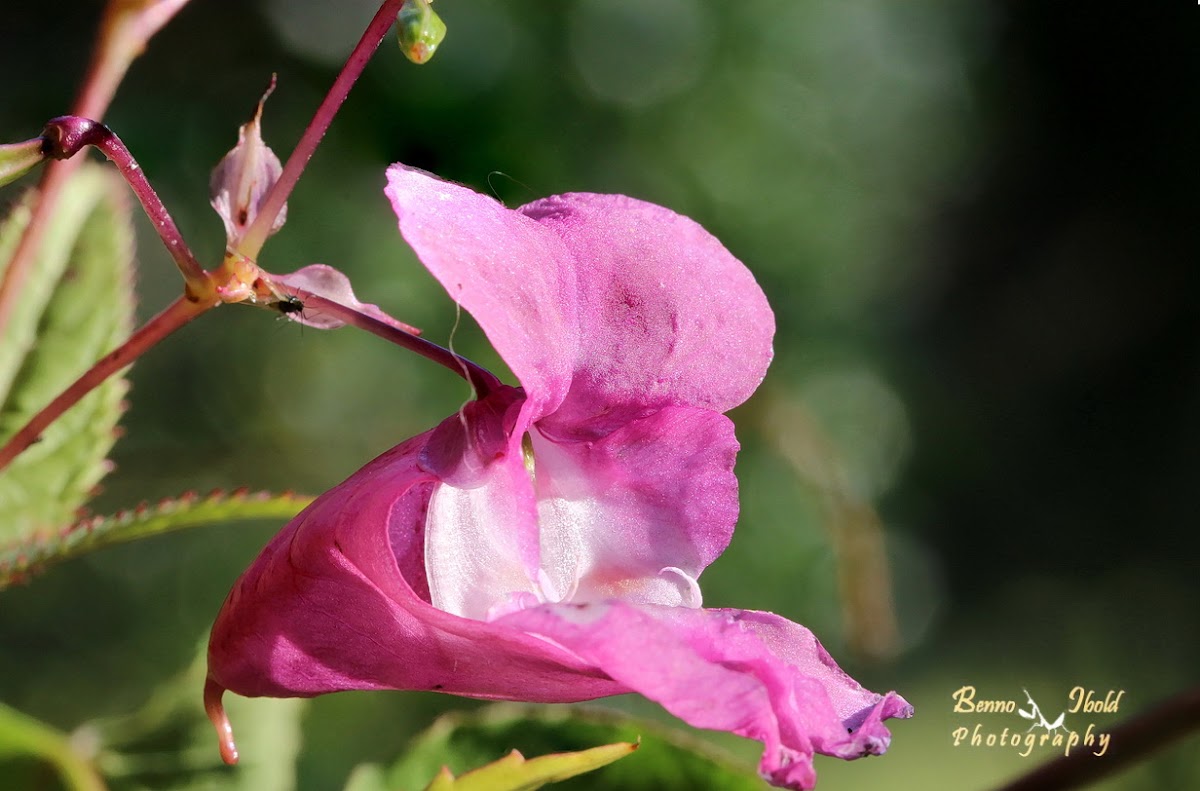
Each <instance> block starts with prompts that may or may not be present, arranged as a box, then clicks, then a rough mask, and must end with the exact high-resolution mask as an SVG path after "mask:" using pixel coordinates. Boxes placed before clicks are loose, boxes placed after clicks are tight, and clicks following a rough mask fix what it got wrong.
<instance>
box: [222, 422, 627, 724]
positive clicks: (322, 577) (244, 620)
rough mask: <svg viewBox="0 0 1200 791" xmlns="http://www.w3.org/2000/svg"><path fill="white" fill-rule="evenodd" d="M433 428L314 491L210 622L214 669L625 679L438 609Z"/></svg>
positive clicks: (534, 695) (253, 686) (485, 682)
mask: <svg viewBox="0 0 1200 791" xmlns="http://www.w3.org/2000/svg"><path fill="white" fill-rule="evenodd" d="M428 437H429V434H423V435H421V436H419V437H416V438H414V439H412V440H409V441H408V442H406V443H404V444H403V445H400V446H399V447H397V448H394V449H392V450H391V451H388V452H387V453H385V454H383V455H382V456H380V457H379V458H377V459H375V460H374V461H373V462H371V463H370V464H368V465H367V466H366V467H364V468H363V469H361V470H359V471H358V472H356V473H355V474H354V475H352V476H351V477H350V478H349V479H347V480H346V481H344V482H343V483H342V484H340V485H339V486H337V487H336V488H334V489H332V490H330V491H329V492H327V493H326V494H324V495H323V496H321V497H320V498H318V499H317V501H316V502H314V503H313V504H312V505H311V506H309V507H308V508H307V509H305V511H304V512H303V513H301V514H300V515H299V516H297V517H296V518H295V519H294V520H292V522H291V523H290V524H289V525H288V526H287V527H285V528H284V529H283V531H281V532H280V533H279V534H278V535H277V536H276V537H275V538H274V539H273V540H272V541H271V543H270V545H269V546H268V547H267V548H266V549H265V550H264V551H263V553H262V554H261V555H259V557H258V558H257V559H256V560H255V562H254V564H253V565H251V567H250V568H249V569H248V570H247V571H246V572H245V573H244V574H243V575H242V576H241V578H240V579H239V580H238V582H237V583H236V585H235V586H234V589H233V591H232V592H231V593H230V594H229V597H228V599H226V601H225V604H224V606H223V607H222V608H221V612H220V613H219V614H218V616H217V620H216V623H215V624H214V625H213V630H212V636H211V638H210V642H209V676H210V678H211V679H212V680H213V682H215V683H216V684H217V685H219V686H220V687H224V688H225V689H229V690H232V691H233V692H237V693H239V694H242V695H249V696H257V695H271V696H278V697H288V696H311V695H318V694H321V693H324V692H335V691H338V690H346V689H425V690H443V691H446V692H450V693H455V694H459V695H467V696H472V697H481V698H498V699H504V700H532V701H543V702H550V701H559V702H565V701H575V700H587V699H590V698H594V697H599V696H602V695H613V694H619V693H621V692H626V691H628V690H626V689H625V688H623V687H621V686H620V685H619V684H616V683H615V682H613V681H612V680H610V679H609V678H608V677H606V676H604V675H603V674H602V673H600V672H599V671H597V670H596V669H595V668H594V667H592V666H591V665H589V664H588V663H586V662H583V661H581V660H580V659H579V658H578V657H575V656H574V655H573V654H571V653H570V652H568V651H566V650H564V649H562V648H559V647H557V646H554V645H552V644H550V643H548V642H546V641H545V640H543V639H541V638H538V637H535V636H531V635H526V634H523V633H521V632H518V631H515V630H512V629H507V628H504V627H499V626H495V625H492V624H488V623H483V622H480V621H473V620H468V619H465V618H460V617H458V616H455V615H451V614H449V613H445V612H442V611H440V610H437V609H435V608H434V607H433V606H432V605H430V604H429V603H428V601H427V600H426V599H425V596H427V595H428V594H427V593H426V592H425V591H426V583H425V579H424V571H423V563H424V557H423V555H422V549H423V544H424V524H425V511H426V507H427V506H428V501H429V495H430V491H431V489H432V488H433V486H435V485H436V484H435V483H434V481H433V480H432V479H431V477H430V476H429V475H428V473H425V472H423V471H422V470H421V469H420V468H419V466H418V465H417V456H418V455H419V453H420V451H421V449H422V447H423V445H424V444H425V442H426V441H427V440H428Z"/></svg>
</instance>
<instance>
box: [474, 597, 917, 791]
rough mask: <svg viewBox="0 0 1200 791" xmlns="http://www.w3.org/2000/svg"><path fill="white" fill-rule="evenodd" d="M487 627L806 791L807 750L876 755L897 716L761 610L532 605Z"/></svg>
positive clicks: (802, 636) (907, 711)
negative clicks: (717, 734)
mask: <svg viewBox="0 0 1200 791" xmlns="http://www.w3.org/2000/svg"><path fill="white" fill-rule="evenodd" d="M496 623H497V624H503V625H509V626H512V627H513V628H516V629H520V630H523V631H527V632H530V633H532V634H538V635H542V636H544V637H546V638H547V639H549V640H553V641H554V642H555V643H556V644H559V645H561V646H563V647H565V648H567V649H568V650H570V651H572V652H573V653H575V654H576V655H578V656H579V657H580V658H582V659H583V660H584V661H588V662H591V663H594V664H595V665H596V666H597V667H599V668H600V669H601V670H603V671H604V672H605V673H607V674H608V675H610V676H611V677H612V678H613V679H615V680H616V681H618V682H619V683H621V684H622V685H624V686H627V687H629V688H631V689H633V690H634V691H636V692H639V693H641V694H642V695H644V696H645V697H647V698H650V699H651V700H655V701H657V702H658V703H660V704H661V705H662V706H663V707H664V708H665V709H667V710H668V711H670V712H671V713H672V714H674V715H675V716H677V717H679V718H680V719H682V720H684V721H686V722H688V723H690V724H691V725H693V726H695V727H698V728H709V729H712V730H721V731H731V732H733V733H736V734H739V735H741V736H746V737H749V738H751V739H756V740H758V741H760V742H762V743H763V746H764V751H763V757H762V761H761V762H760V764H759V773H760V774H761V775H762V776H763V778H764V779H766V780H768V781H769V782H771V783H773V784H775V785H780V786H785V787H788V788H812V787H813V784H814V783H815V782H816V772H815V771H814V769H813V766H812V756H813V753H814V752H819V753H824V754H826V755H833V756H837V757H839V758H848V759H849V758H857V757H860V756H864V755H878V754H880V753H883V752H884V751H885V750H886V749H887V747H888V744H889V743H890V740H891V735H890V733H889V732H888V730H887V728H886V727H884V726H883V724H882V720H883V719H886V718H889V717H908V716H911V715H912V707H911V706H909V705H908V703H907V702H906V701H905V700H904V699H903V698H901V697H900V696H898V695H896V694H895V693H894V692H891V693H888V694H887V695H877V694H875V693H873V692H869V691H867V690H865V689H863V688H862V687H861V686H860V685H859V684H858V683H857V682H856V681H854V679H852V678H850V677H849V676H848V675H846V674H845V673H844V672H842V670H841V669H840V668H839V667H838V666H837V665H836V664H835V663H834V661H833V660H832V659H831V658H830V657H829V654H828V653H826V652H825V649H824V648H822V647H821V644H820V643H819V642H817V640H816V638H815V637H813V635H812V633H811V632H809V631H808V630H807V629H805V628H804V627H802V626H799V625H797V624H794V623H791V622H789V621H787V620H785V619H783V618H780V617H779V616H776V615H772V614H770V613H760V612H750V611H741V610H692V609H687V608H682V607H654V606H645V605H643V606H633V605H629V604H626V603H623V602H616V601H614V602H609V603H600V604H569V605H544V606H542V607H538V608H536V609H528V610H522V611H520V612H516V613H513V614H511V615H507V616H505V617H503V618H501V619H499V620H498V621H497V622H496Z"/></svg>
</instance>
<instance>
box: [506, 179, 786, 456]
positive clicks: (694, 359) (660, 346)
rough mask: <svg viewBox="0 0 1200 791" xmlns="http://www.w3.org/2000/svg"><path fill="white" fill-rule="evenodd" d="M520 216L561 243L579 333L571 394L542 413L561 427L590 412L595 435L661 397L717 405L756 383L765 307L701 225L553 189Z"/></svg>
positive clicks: (766, 333) (762, 364)
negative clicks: (571, 275) (569, 266)
mask: <svg viewBox="0 0 1200 791" xmlns="http://www.w3.org/2000/svg"><path fill="white" fill-rule="evenodd" d="M519 211H520V212H521V213H522V214H524V215H526V216H529V217H532V218H534V219H536V220H537V221H538V223H539V224H541V225H542V226H543V227H545V228H548V229H551V230H553V231H554V233H556V234H557V235H558V236H559V238H561V239H562V242H563V244H564V245H565V247H566V248H567V250H568V251H569V252H570V255H571V258H572V260H573V267H574V270H575V273H576V287H577V288H578V292H577V294H576V297H575V298H576V300H577V302H578V305H579V308H578V321H579V326H580V327H582V328H583V330H582V331H581V332H580V336H579V337H580V349H579V357H578V358H577V359H576V361H575V370H574V375H573V379H572V382H571V391H570V394H569V396H568V397H567V400H566V401H565V402H564V403H563V405H562V406H561V407H560V408H559V413H558V414H556V415H553V416H552V417H550V418H549V421H552V422H553V424H554V425H556V426H558V427H559V428H558V431H559V432H560V433H565V432H567V431H569V430H572V429H577V428H578V427H580V426H581V424H585V423H592V422H593V421H594V420H597V419H600V420H601V421H602V422H601V425H599V426H596V427H594V430H595V431H596V433H603V431H604V430H606V428H607V426H611V425H614V424H615V423H618V422H620V421H621V420H622V419H628V417H629V416H640V415H642V414H646V413H648V412H649V411H652V410H653V409H657V408H659V407H662V406H667V405H670V404H678V405H688V406H695V407H702V408H706V409H712V410H715V411H717V412H725V411H726V410H729V409H731V408H733V407H735V406H737V405H738V404H740V403H742V402H743V401H745V400H746V399H747V398H748V397H749V396H750V394H751V393H752V392H754V389H755V388H756V387H758V385H759V383H760V382H761V381H762V379H763V376H765V375H766V372H767V365H768V364H769V363H770V361H771V356H772V348H771V339H772V337H773V336H774V333H775V317H774V314H773V313H772V312H771V308H770V306H769V305H768V304H767V299H766V297H765V296H764V295H763V292H762V289H761V288H759V286H758V283H756V282H755V280H754V277H753V275H751V274H750V271H749V270H748V269H746V267H745V266H743V265H742V263H741V262H740V261H738V260H737V259H736V258H734V257H733V255H731V254H730V252H729V251H728V250H726V249H725V247H724V246H723V245H722V244H721V243H720V242H719V241H718V240H717V239H716V237H714V236H713V235H712V234H710V233H709V232H708V231H706V230H704V228H702V227H701V226H700V225H699V224H697V223H696V222H694V221H692V220H690V219H688V218H687V217H683V216H681V215H679V214H676V213H675V212H673V211H671V210H670V209H666V208H663V207H662V206H656V205H654V204H652V203H646V202H644V201H639V200H634V199H633V198H628V197H625V196H624V195H593V194H583V193H579V194H570V195H559V196H556V197H551V198H546V199H544V200H540V201H537V202H535V203H531V204H529V205H527V206H524V207H522V208H521V209H519ZM614 408H616V409H615V410H614ZM617 413H624V414H623V415H622V414H617Z"/></svg>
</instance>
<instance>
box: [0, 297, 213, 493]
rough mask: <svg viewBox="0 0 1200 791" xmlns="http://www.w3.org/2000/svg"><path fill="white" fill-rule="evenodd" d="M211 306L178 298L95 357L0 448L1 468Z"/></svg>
mask: <svg viewBox="0 0 1200 791" xmlns="http://www.w3.org/2000/svg"><path fill="white" fill-rule="evenodd" d="M211 307H213V305H212V304H206V303H201V302H195V301H193V300H190V299H188V298H187V297H179V298H178V299H176V300H175V301H174V302H172V303H171V304H170V305H168V306H167V307H166V308H165V309H164V310H163V311H162V312H161V313H159V314H158V315H157V316H155V317H154V318H152V319H150V321H148V322H146V323H145V324H144V325H142V326H141V327H140V328H139V329H138V330H137V331H136V332H134V333H133V335H131V336H129V340H127V341H125V343H123V344H121V345H120V346H118V347H117V348H116V349H114V350H113V351H111V352H109V353H108V354H106V355H105V356H103V357H101V358H100V359H99V360H97V361H96V364H95V365H93V366H92V367H91V368H89V369H88V370H87V371H86V372H85V373H84V374H83V375H82V376H80V377H79V378H78V379H76V380H75V381H74V382H73V383H72V384H71V385H70V386H69V387H68V388H67V389H66V390H63V391H62V392H61V393H59V394H58V396H57V397H56V398H55V399H54V400H53V401H51V402H50V403H49V404H47V405H46V406H45V407H44V408H43V409H42V411H40V412H38V413H37V414H36V415H34V416H33V418H32V419H31V420H30V421H29V422H28V423H26V424H25V425H24V426H23V427H22V428H21V430H20V431H18V432H17V433H16V434H14V435H13V436H12V437H11V438H10V439H9V441H8V442H7V443H5V445H4V447H3V448H0V470H3V469H4V468H5V467H7V466H8V465H9V463H10V462H11V461H12V460H13V459H15V458H16V457H17V456H18V455H19V454H20V453H21V451H23V450H25V449H26V448H28V447H29V446H30V445H32V444H33V443H34V442H37V440H38V437H40V436H41V434H42V432H43V431H45V430H46V428H47V427H48V426H49V425H50V424H51V423H53V422H54V421H55V420H58V418H60V417H62V415H63V413H65V412H66V411H67V410H68V409H70V408H71V407H73V406H74V405H75V404H77V403H78V402H79V400H80V399H81V398H83V397H84V396H85V395H87V394H88V393H89V392H90V391H91V390H92V389H93V388H95V387H97V386H99V384H100V383H101V382H103V381H104V380H105V379H107V378H108V377H110V376H112V375H113V374H115V373H116V372H117V371H120V370H121V369H122V368H124V367H125V366H127V365H129V364H130V363H132V362H133V361H134V360H136V359H137V358H138V357H140V356H141V355H142V354H144V353H145V352H146V351H147V350H149V349H151V348H152V347H154V346H156V345H157V344H158V342H159V341H161V340H162V339H163V338H165V337H167V336H168V335H170V334H171V333H172V332H174V331H175V330H177V329H179V328H180V327H182V326H183V325H185V324H187V323H188V322H189V321H191V320H192V319H194V318H196V317H197V316H199V315H200V314H201V313H203V312H204V311H206V310H208V309H209V308H211Z"/></svg>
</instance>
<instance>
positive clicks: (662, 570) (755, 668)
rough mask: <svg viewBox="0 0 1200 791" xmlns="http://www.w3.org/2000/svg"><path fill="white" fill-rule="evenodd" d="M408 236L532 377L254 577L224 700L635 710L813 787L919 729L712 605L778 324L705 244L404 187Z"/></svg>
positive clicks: (605, 211)
mask: <svg viewBox="0 0 1200 791" xmlns="http://www.w3.org/2000/svg"><path fill="white" fill-rule="evenodd" d="M387 195H388V197H389V198H390V200H391V202H392V206H393V208H394V209H395V211H396V214H397V216H398V217H399V224H400V231H401V233H402V234H403V236H404V238H405V240H406V241H407V242H408V243H409V244H410V245H412V247H413V249H414V250H415V251H416V253H417V256H418V257H419V258H420V260H421V262H422V263H423V264H424V265H425V266H426V267H427V268H428V269H429V271H430V272H431V273H432V274H433V275H434V277H435V278H437V279H438V281H439V282H440V283H441V284H442V285H443V286H444V287H445V288H446V290H447V291H448V292H449V294H450V295H451V297H452V298H453V299H455V300H456V301H457V302H459V303H460V304H461V305H462V306H463V307H464V308H466V309H467V310H468V311H469V312H470V313H471V314H472V315H473V316H474V317H475V319H476V320H477V321H478V323H479V324H480V326H481V327H482V328H483V330H484V332H485V333H486V334H487V336H488V338H489V340H490V341H491V342H492V344H493V345H494V346H495V348H496V350H497V351H498V352H499V353H500V355H501V356H502V357H503V358H504V360H505V361H506V362H507V363H508V365H509V366H510V368H511V370H512V372H513V374H514V375H515V376H516V377H517V379H518V380H519V381H520V387H511V386H507V385H502V384H489V383H488V382H486V381H485V382H484V385H483V386H482V387H480V388H479V391H478V397H477V399H476V400H474V401H472V402H470V403H468V404H467V405H466V406H465V407H464V408H463V409H461V410H460V411H459V412H458V413H456V414H454V415H451V416H450V417H448V418H447V419H446V420H445V421H443V422H442V423H441V424H440V425H439V426H437V427H436V428H433V429H432V430H430V431H427V432H425V433H424V434H421V435H419V436H417V437H413V438H412V439H409V440H407V441H405V442H403V443H401V444H400V445H398V446H397V447H395V448H393V449H392V450H390V451H388V452H386V453H384V454H383V455H381V456H380V457H378V458H377V459H375V460H374V461H372V462H371V463H370V464H368V465H367V466H366V467H364V468H363V469H361V470H359V471H358V472H356V473H354V474H353V475H352V476H350V478H348V479H347V480H346V481H344V482H343V483H341V484H340V485H338V486H337V487H335V488H334V489H332V490H330V491H329V492H326V493H325V494H324V495H323V496H322V497H320V498H319V499H318V500H317V501H316V502H314V503H313V504H312V505H311V506H310V507H309V508H307V509H306V510H305V511H304V512H302V513H301V514H300V515H298V516H297V517H296V518H295V519H293V520H292V522H291V523H290V524H288V525H287V526H286V527H285V528H284V529H283V530H282V531H281V532H280V533H279V534H278V535H277V536H276V537H275V538H274V539H273V540H272V541H271V542H270V544H269V545H268V546H267V547H266V549H264V550H263V552H262V554H261V555H260V556H259V557H258V558H257V559H256V560H255V561H254V563H253V564H252V565H251V567H250V568H249V569H248V570H247V571H246V572H245V573H244V574H243V575H242V577H241V578H240V579H239V580H238V581H237V583H236V584H235V586H234V588H233V590H232V592H231V593H230V594H229V597H228V599H227V600H226V602H225V604H224V606H223V607H222V609H221V612H220V614H219V615H218V616H217V620H216V623H215V625H214V627H213V631H212V637H211V641H210V644H209V680H208V685H207V687H206V690H205V697H206V703H207V706H208V709H209V712H210V716H212V717H213V720H214V722H215V723H216V724H217V726H218V728H219V729H220V731H221V733H222V752H223V755H224V756H225V757H226V759H227V760H231V761H232V760H236V751H235V749H234V745H233V741H232V735H231V731H230V729H229V723H228V721H227V720H226V719H225V715H224V712H223V709H222V707H221V696H222V694H223V692H224V691H225V690H227V689H228V690H232V691H234V692H237V693H239V694H242V695H249V696H258V695H270V696H311V695H318V694H321V693H325V692H334V691H338V690H348V689H412V690H439V691H443V692H449V693H453V694H457V695H465V696H469V697H475V698H487V699H499V700H522V701H537V702H570V701H580V700H587V699H591V698H596V697H601V696H605V695H614V694H620V693H625V692H631V691H633V692H638V693H641V694H642V695H644V696H646V697H648V698H650V699H653V700H655V701H657V702H659V703H660V704H661V705H662V706H663V707H665V708H666V709H667V710H668V711H670V712H672V713H673V714H675V715H676V716H678V717H680V718H681V719H683V720H685V721H686V722H688V723H690V724H692V725H694V726H696V727H700V728H710V729H716V730H726V731H731V732H733V733H737V734H740V735H742V736H747V737H749V738H752V739H757V740H759V741H761V742H762V743H763V744H764V752H763V756H762V761H761V764H760V767H759V771H760V773H761V774H762V776H763V777H764V778H765V779H767V780H768V781H770V782H771V783H773V784H776V785H780V786H786V787H789V788H810V787H812V785H813V784H814V783H815V780H816V775H815V772H814V770H813V766H812V755H813V753H814V752H820V753H824V754H827V755H833V756H837V757H840V758H857V757H859V756H863V755H872V754H879V753H882V752H884V751H885V750H886V749H887V746H888V743H889V740H890V735H889V732H888V730H887V728H886V727H885V726H884V725H883V720H884V719H887V718H889V717H907V716H910V715H911V713H912V707H911V706H909V705H908V703H907V702H906V701H905V700H904V699H903V698H901V697H900V696H899V695H897V694H896V693H894V692H889V693H888V694H887V695H878V694H875V693H873V692H870V691H868V690H866V689H863V688H862V687H861V686H860V685H859V684H858V683H857V682H855V681H854V680H853V679H852V678H850V677H849V676H848V675H846V674H845V673H844V672H842V671H841V670H840V669H839V668H838V666H837V665H836V664H835V663H834V661H833V660H832V659H831V658H830V656H829V655H828V654H827V653H826V652H825V650H824V649H823V648H822V647H821V645H820V643H819V642H818V641H817V640H816V638H815V637H813V635H812V634H811V633H810V632H809V631H808V630H807V629H805V628H804V627H802V626H799V625H797V624H794V623H791V622H789V621H787V620H785V619H783V618H781V617H779V616H777V615H773V614H771V613H763V612H754V611H742V610H727V609H717V610H706V609H701V608H700V605H701V595H700V588H699V585H698V582H697V580H698V578H699V576H700V574H701V572H702V571H703V570H704V569H705V568H706V567H707V566H708V565H709V564H710V563H711V562H712V561H713V560H715V559H716V558H717V557H718V556H719V555H720V554H721V552H722V551H723V550H724V549H725V547H726V545H727V544H728V543H729V540H730V538H731V537H732V534H733V528H734V523H735V521H736V519H737V513H738V500H737V480H736V478H735V477H734V474H733V465H734V459H735V456H736V454H737V451H738V444H737V440H736V439H735V437H734V431H733V425H732V423H731V422H730V421H729V419H728V418H726V417H725V416H724V415H723V414H722V413H723V412H725V411H727V410H729V409H731V408H733V407H734V406H736V405H738V404H740V403H741V402H742V401H744V400H745V399H746V398H748V397H749V396H750V394H751V393H752V392H753V391H754V390H755V388H756V387H757V386H758V384H759V383H760V382H761V380H762V378H763V376H764V375H765V373H766V370H767V366H768V364H769V362H770V360H771V356H772V349H771V342H772V337H773V335H774V316H773V314H772V312H771V309H770V307H769V306H768V305H767V301H766V298H765V297H764V295H763V293H762V290H761V289H760V288H759V286H758V284H757V283H756V282H755V281H754V278H753V277H752V276H751V274H750V272H749V271H748V270H747V269H746V268H745V267H744V266H743V265H742V264H741V262H739V261H738V260H737V259H735V258H734V257H733V256H732V255H731V254H730V253H729V252H728V251H727V250H726V249H725V248H724V247H723V246H722V245H721V244H720V242H718V241H717V240H716V239H715V238H714V237H713V236H712V235H710V234H709V233H708V232H707V231H705V230H704V229H703V228H701V227H700V226H699V225H697V224H696V223H694V222H693V221H691V220H689V219H687V218H685V217H681V216H679V215H677V214H675V213H674V212H671V211H670V210H668V209H664V208H662V207H660V206H655V205H652V204H648V203H644V202H641V201H637V200H634V199H631V198H627V197H624V196H614V195H594V194H570V195H562V196H557V197H552V198H547V199H544V200H540V201H537V202H534V203H532V204H529V205H527V206H523V207H521V208H520V209H517V210H510V209H507V208H505V207H504V206H502V205H501V204H499V203H498V202H496V201H494V200H492V199H491V198H488V197H485V196H483V195H480V194H478V193H475V192H472V191H471V190H468V189H466V188H465V187H462V186H459V185H456V184H451V183H448V182H445V181H441V180H439V179H437V178H435V177H433V176H431V175H429V174H426V173H423V172H421V171H417V170H414V169H411V168H408V167H405V166H403V165H395V166H393V167H392V168H391V169H390V170H389V171H388V187H387Z"/></svg>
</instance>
